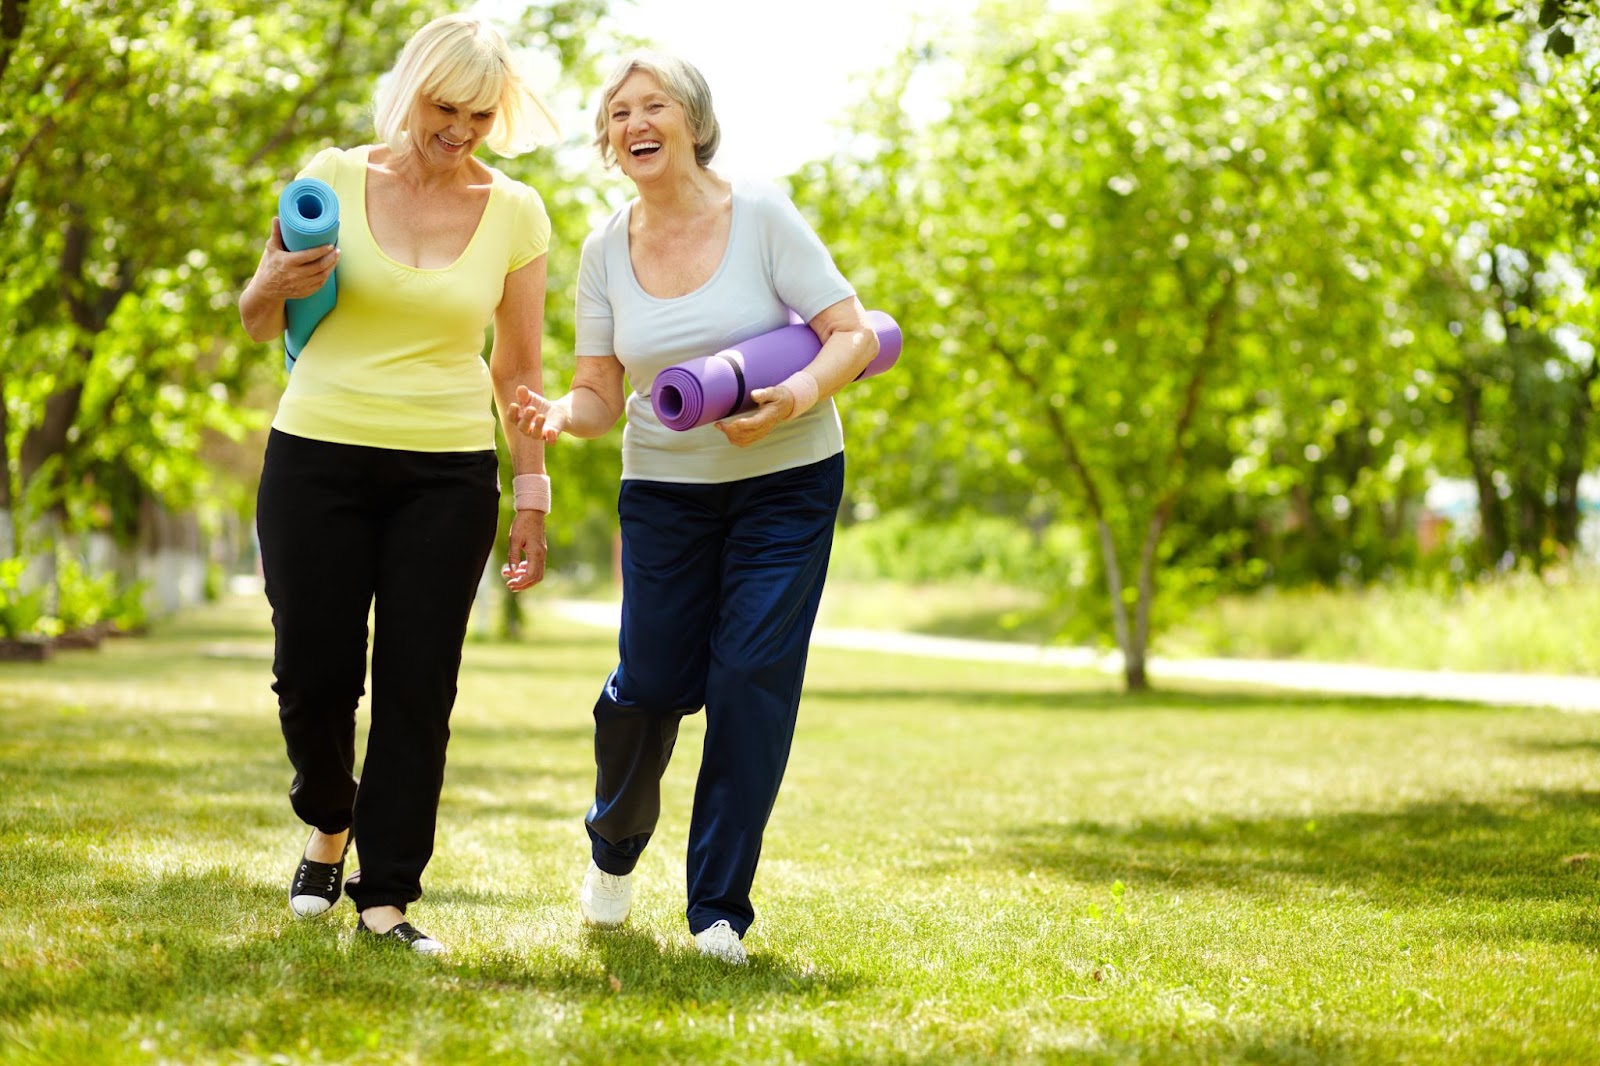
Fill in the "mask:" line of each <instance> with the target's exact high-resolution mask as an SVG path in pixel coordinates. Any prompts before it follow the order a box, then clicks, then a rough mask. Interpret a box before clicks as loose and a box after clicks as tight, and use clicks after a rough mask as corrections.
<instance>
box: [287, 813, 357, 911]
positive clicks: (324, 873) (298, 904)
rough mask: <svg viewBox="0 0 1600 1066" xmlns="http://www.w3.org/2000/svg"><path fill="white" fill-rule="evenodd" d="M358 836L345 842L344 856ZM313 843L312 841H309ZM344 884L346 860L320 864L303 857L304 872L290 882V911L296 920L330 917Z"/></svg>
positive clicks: (301, 868) (341, 859)
mask: <svg viewBox="0 0 1600 1066" xmlns="http://www.w3.org/2000/svg"><path fill="white" fill-rule="evenodd" d="M354 839H355V834H354V833H349V834H347V835H346V836H345V838H344V854H345V855H348V854H349V853H350V842H351V841H352V840H354ZM308 843H309V841H308ZM343 880H344V856H343V855H341V856H340V857H339V861H338V862H317V861H316V860H314V859H308V858H306V857H305V855H304V853H302V854H301V856H300V868H299V869H297V870H296V871H295V872H294V879H293V880H292V881H290V882H289V909H290V910H291V911H293V912H294V916H295V917H296V918H315V917H316V916H317V915H319V914H326V913H327V912H328V911H329V910H331V909H332V908H333V905H334V904H335V903H338V902H339V893H340V891H341V883H342V882H343Z"/></svg>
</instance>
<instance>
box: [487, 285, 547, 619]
mask: <svg viewBox="0 0 1600 1066" xmlns="http://www.w3.org/2000/svg"><path fill="white" fill-rule="evenodd" d="M545 281H546V261H545V257H544V256H542V255H541V256H540V257H539V258H537V259H535V260H533V261H532V262H530V263H527V264H526V265H524V266H521V267H518V268H517V269H516V270H514V271H512V272H511V273H510V274H508V275H506V283H505V291H504V293H503V294H502V295H501V297H500V306H499V307H497V308H495V312H494V347H493V348H492V349H491V350H490V353H489V377H490V379H491V380H492V381H493V382H494V403H495V409H496V410H497V411H499V413H500V423H501V425H502V426H503V427H504V429H505V434H506V446H507V447H508V448H509V449H510V452H511V471H512V474H513V475H516V474H542V473H544V472H545V469H544V441H543V440H540V439H536V438H532V437H528V436H525V435H524V434H522V433H519V432H517V431H516V430H517V425H516V418H515V415H514V414H513V412H514V411H515V410H516V397H517V391H518V388H519V387H526V385H525V383H528V382H531V383H532V384H534V385H536V386H539V387H541V388H542V387H543V383H544V363H543V359H542V356H541V352H540V349H541V344H542V341H543V338H544V297H545ZM544 527H545V513H544V512H543V511H531V510H530V511H518V512H517V513H516V516H515V517H514V518H513V519H512V521H511V535H510V538H509V541H508V543H507V545H506V565H505V566H504V568H502V570H501V576H502V577H504V578H505V580H506V587H507V588H509V589H511V590H512V591H513V592H519V591H521V590H522V589H525V588H531V587H533V586H534V585H537V584H538V583H539V582H540V581H542V580H543V579H544V567H545V528H544Z"/></svg>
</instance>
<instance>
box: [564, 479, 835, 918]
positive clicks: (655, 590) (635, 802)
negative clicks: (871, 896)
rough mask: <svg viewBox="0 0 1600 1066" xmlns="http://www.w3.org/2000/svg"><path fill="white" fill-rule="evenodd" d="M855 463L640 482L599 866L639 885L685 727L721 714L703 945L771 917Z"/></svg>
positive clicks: (703, 792)
mask: <svg viewBox="0 0 1600 1066" xmlns="http://www.w3.org/2000/svg"><path fill="white" fill-rule="evenodd" d="M843 492H844V456H843V454H839V455H834V456H832V457H830V458H828V459H824V460H822V461H821V462H817V463H812V464H810V465H808V466H803V467H797V468H795V469H792V470H783V471H779V472H777V473H774V474H766V475H763V476H761V477H755V478H748V479H745V480H742V481H731V482H725V483H721V484H710V485H706V484H676V483H668V482H661V481H639V480H628V481H624V482H623V484H622V490H621V493H620V494H619V497H618V504H617V510H618V514H619V515H620V517H621V520H622V629H621V633H620V636H619V639H618V650H619V655H620V662H619V663H618V665H617V668H616V669H615V670H614V671H612V674H611V676H610V678H608V679H607V681H606V685H605V688H604V689H603V690H602V692H601V694H600V699H599V700H598V701H597V702H596V703H595V707H594V723H595V732H594V747H595V764H596V771H597V772H596V779H595V801H594V805H593V806H592V807H591V808H590V809H589V813H588V816H587V817H586V818H585V824H586V825H587V827H588V830H589V837H590V840H591V841H592V846H593V856H594V861H595V864H596V865H597V866H599V867H600V868H601V869H602V870H604V871H606V872H607V873H612V874H625V873H629V872H631V871H632V870H633V867H634V864H635V863H637V862H638V860H639V856H640V854H641V853H642V852H643V851H644V848H645V845H646V844H647V843H648V842H649V840H650V835H651V833H653V832H654V831H655V828H656V821H657V819H658V818H659V816H660V813H661V775H662V773H663V772H664V771H665V770H666V768H667V762H668V760H669V759H671V757H672V748H673V744H674V742H675V741H676V740H677V736H678V724H679V722H680V721H681V720H682V718H683V716H684V715H687V714H693V713H695V712H696V711H698V710H699V709H700V708H701V707H704V708H705V711H706V737H705V750H704V753H703V756H702V759H701V765H700V778H699V781H698V782H697V783H696V785H695V796H694V813H693V815H692V818H691V820H690V824H689V849H688V889H689V891H688V897H689V898H688V910H687V915H688V919H689V929H690V931H691V932H699V931H700V930H702V929H705V928H707V927H708V926H710V925H712V924H713V923H715V922H717V921H718V920H720V919H726V920H727V921H728V923H729V924H731V925H732V926H733V927H734V929H736V930H738V932H739V933H740V935H743V933H744V931H745V930H746V929H747V928H749V926H750V923H751V921H752V920H753V919H754V917H755V910H754V908H753V907H752V906H751V903H750V886H751V884H752V882H753V881H754V880H755V872H756V862H757V860H759V858H760V856H761V838H762V834H763V832H764V831H765V830H766V825H767V819H768V817H769V816H770V815H771V813H772V806H773V803H774V801H775V800H776V799H777V796H778V785H779V783H780V782H781V781H782V780H783V771H784V768H785V766H786V765H787V764H788V761H789V749H790V746H791V744H792V743H793V740H794V729H795V717H796V712H797V711H798V709H799V706H800V686H801V682H802V680H803V679H804V676H805V668H806V652H807V649H808V647H809V645H810V641H811V629H812V625H813V623H814V622H815V621H816V616H817V606H818V603H819V602H820V600H821V597H822V585H823V579H824V578H825V577H826V575H827V570H828V554H829V552H830V550H831V549H832V546H833V527H834V520H835V518H836V517H837V515H838V511H839V502H840V499H841V497H842V496H843Z"/></svg>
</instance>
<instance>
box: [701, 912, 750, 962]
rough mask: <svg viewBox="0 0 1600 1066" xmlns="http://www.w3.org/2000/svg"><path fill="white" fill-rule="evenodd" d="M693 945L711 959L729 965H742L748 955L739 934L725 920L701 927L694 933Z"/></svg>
mask: <svg viewBox="0 0 1600 1066" xmlns="http://www.w3.org/2000/svg"><path fill="white" fill-rule="evenodd" d="M694 946H695V947H697V948H699V949H700V954H702V955H705V956H707V957H709V958H713V959H721V960H722V961H723V962H725V963H727V964H728V965H729V966H743V965H744V964H745V962H746V960H748V959H749V957H750V956H748V955H746V954H745V951H744V944H743V942H741V941H740V940H739V934H738V933H735V932H734V931H733V926H731V925H729V924H728V923H727V921H726V920H723V921H720V922H717V923H716V924H715V925H713V926H711V927H710V928H709V929H702V930H700V931H699V932H698V933H696V934H695V935H694Z"/></svg>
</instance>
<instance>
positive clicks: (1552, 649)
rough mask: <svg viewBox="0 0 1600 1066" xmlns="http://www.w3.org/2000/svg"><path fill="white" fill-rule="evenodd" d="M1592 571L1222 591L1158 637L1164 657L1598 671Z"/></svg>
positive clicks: (1598, 592)
mask: <svg viewBox="0 0 1600 1066" xmlns="http://www.w3.org/2000/svg"><path fill="white" fill-rule="evenodd" d="M1597 626H1600V574H1596V573H1595V572H1593V570H1592V569H1591V570H1585V571H1580V572H1572V571H1559V572H1555V573H1552V574H1550V575H1548V576H1546V577H1544V578H1540V577H1536V576H1533V575H1530V574H1510V575H1505V576H1502V577H1500V578H1497V579H1494V580H1489V581H1484V582H1481V583H1479V584H1475V585H1467V586H1464V587H1461V588H1459V589H1453V590H1449V591H1441V590H1436V589H1431V588H1426V587H1418V586H1415V585H1393V586H1385V585H1378V586H1374V587H1372V588H1368V589H1362V590H1330V589H1306V590H1298V591H1292V592H1273V591H1270V590H1269V591H1266V592H1263V593H1260V594H1257V595H1255V596H1250V597H1230V598H1228V599H1225V600H1222V601H1220V602H1218V603H1216V604H1213V605H1211V606H1210V607H1207V608H1205V609H1204V610H1202V611H1200V612H1198V613H1197V614H1196V615H1195V616H1194V617H1193V618H1190V619H1188V620H1187V621H1186V622H1185V623H1184V624H1182V625H1181V626H1179V627H1178V628H1177V629H1176V630H1174V631H1173V632H1172V633H1171V634H1169V635H1168V636H1166V637H1165V638H1164V640H1165V647H1164V653H1166V654H1175V655H1178V654H1200V655H1223V656H1241V657H1248V658H1272V659H1278V658H1295V659H1311V660H1318V659H1320V660H1327V661H1331V662H1362V663H1370V664H1372V665H1375V666H1401V667H1410V668H1415V669H1438V670H1487V671H1493V672H1502V671H1503V672H1510V673H1552V674H1583V675H1589V676H1594V675H1600V644H1597V643H1596V642H1595V641H1594V640H1593V639H1592V637H1591V635H1592V634H1593V633H1594V632H1595V631H1596V627H1597Z"/></svg>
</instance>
